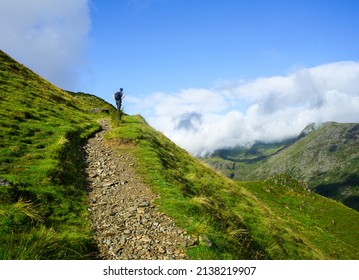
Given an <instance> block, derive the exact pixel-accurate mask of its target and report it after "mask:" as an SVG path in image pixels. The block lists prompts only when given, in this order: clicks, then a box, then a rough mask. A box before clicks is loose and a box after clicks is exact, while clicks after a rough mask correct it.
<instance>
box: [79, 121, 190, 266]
mask: <svg viewBox="0 0 359 280" xmlns="http://www.w3.org/2000/svg"><path fill="white" fill-rule="evenodd" d="M101 126H102V128H103V130H102V131H101V132H99V133H97V134H96V135H95V137H93V138H91V139H89V140H88V143H87V144H86V145H85V147H84V149H85V155H86V163H87V168H86V170H85V172H86V174H87V178H88V194H89V204H90V207H89V211H91V213H92V223H93V227H94V232H95V240H96V242H97V246H98V250H99V258H101V259H107V260H131V259H137V260H140V259H141V260H167V259H187V256H186V253H185V252H186V247H187V246H192V245H194V244H195V243H196V240H194V239H195V238H191V237H190V236H189V235H187V233H186V232H185V231H184V230H182V229H180V228H178V227H177V226H176V225H175V224H174V223H173V221H172V220H171V219H170V218H169V217H167V216H166V215H164V214H163V213H161V212H159V211H158V209H157V208H156V207H155V205H154V204H153V201H154V199H155V198H156V196H155V195H154V194H153V193H152V191H151V190H150V188H149V187H147V186H146V185H144V184H143V183H142V181H141V179H140V178H139V176H138V175H136V173H135V172H134V169H133V168H134V165H135V164H136V162H135V160H134V159H133V158H132V157H131V155H129V154H119V153H118V152H117V151H116V150H115V148H113V147H112V146H110V145H108V144H107V143H106V141H105V140H104V138H103V136H104V134H105V132H106V131H107V130H108V129H110V127H109V124H108V122H107V121H103V122H102V123H101Z"/></svg>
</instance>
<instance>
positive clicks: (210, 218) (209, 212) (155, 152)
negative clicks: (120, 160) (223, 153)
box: [107, 116, 265, 259]
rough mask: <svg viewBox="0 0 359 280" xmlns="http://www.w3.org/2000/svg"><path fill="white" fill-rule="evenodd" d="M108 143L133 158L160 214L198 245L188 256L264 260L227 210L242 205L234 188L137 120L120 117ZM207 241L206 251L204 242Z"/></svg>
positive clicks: (231, 213)
mask: <svg viewBox="0 0 359 280" xmlns="http://www.w3.org/2000/svg"><path fill="white" fill-rule="evenodd" d="M107 137H108V138H109V139H117V140H120V141H121V143H122V145H120V148H119V149H124V150H125V151H126V152H128V151H131V152H132V153H133V154H134V155H135V156H136V158H138V160H139V162H140V165H139V166H138V172H139V173H140V174H141V175H142V177H143V178H144V180H145V182H146V183H147V184H149V185H150V186H152V188H153V190H154V192H156V193H157V194H159V197H160V198H159V199H158V206H159V207H160V209H161V210H162V211H163V212H165V213H166V214H168V215H169V216H171V217H172V218H174V219H175V221H176V223H177V224H178V225H179V226H180V227H183V228H185V229H186V230H187V231H188V232H189V233H190V234H192V235H195V236H197V237H198V238H200V239H201V240H203V241H202V242H200V245H199V246H197V247H193V248H191V249H190V250H189V252H188V253H189V255H190V256H191V257H192V258H194V259H248V258H250V259H256V258H265V253H264V251H263V250H262V248H260V247H259V246H257V244H256V243H255V241H254V240H252V239H251V238H250V237H249V236H248V234H247V228H246V226H245V225H244V224H243V221H242V219H241V217H240V215H238V214H236V213H235V212H234V211H233V210H232V209H233V207H234V206H235V205H237V203H238V201H240V200H243V201H244V202H243V203H246V201H245V199H244V197H242V198H241V197H240V191H238V189H237V187H236V185H235V184H234V182H232V181H231V180H229V179H227V178H225V177H224V176H221V175H219V174H217V173H216V172H215V171H213V170H212V169H211V168H208V167H206V166H204V165H202V164H200V163H199V161H198V160H196V159H195V158H193V157H191V156H190V155H189V154H188V153H187V152H186V151H184V150H182V149H180V148H179V147H178V146H176V145H175V144H174V143H172V142H171V141H169V140H168V139H167V138H166V137H165V136H163V135H162V134H160V133H158V132H157V131H155V130H154V129H152V128H151V127H150V126H148V125H147V124H146V122H145V120H144V119H143V118H141V117H140V116H125V117H124V123H122V124H119V126H118V127H117V128H115V129H113V130H112V131H111V132H110V133H108V135H107ZM236 198H238V199H239V200H237V199H236ZM207 239H208V240H210V241H211V243H212V245H211V246H208V245H209V244H207V243H206V242H204V240H207Z"/></svg>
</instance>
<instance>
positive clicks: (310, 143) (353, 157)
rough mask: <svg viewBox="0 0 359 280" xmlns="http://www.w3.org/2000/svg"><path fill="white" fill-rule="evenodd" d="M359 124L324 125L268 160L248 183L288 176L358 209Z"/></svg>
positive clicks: (258, 168)
mask: <svg viewBox="0 0 359 280" xmlns="http://www.w3.org/2000/svg"><path fill="white" fill-rule="evenodd" d="M358 130H359V124H339V123H334V122H330V123H325V124H324V125H322V126H321V127H320V128H318V129H317V130H315V131H313V132H311V133H310V134H308V135H307V136H305V137H303V138H302V139H300V140H299V141H297V142H295V143H294V144H293V145H291V146H289V147H288V148H286V149H284V150H282V151H281V152H279V153H277V154H275V155H273V156H272V157H270V158H268V160H266V161H264V162H262V163H261V164H260V165H259V166H257V167H256V168H255V169H254V170H253V171H252V172H251V173H250V174H249V175H248V176H246V177H245V178H246V179H252V180H253V179H255V180H258V179H263V178H266V177H268V176H270V175H273V174H275V173H288V174H290V175H292V176H295V177H296V178H299V179H301V180H304V181H306V182H308V184H309V185H310V187H311V188H313V189H314V188H315V189H316V191H317V192H319V193H320V194H322V195H324V196H327V197H331V198H333V199H336V200H338V201H342V202H344V203H347V204H348V206H351V207H353V208H354V209H357V210H358V209H359V205H358V201H359V175H358V174H359V150H358V144H359V139H358V138H357V134H358Z"/></svg>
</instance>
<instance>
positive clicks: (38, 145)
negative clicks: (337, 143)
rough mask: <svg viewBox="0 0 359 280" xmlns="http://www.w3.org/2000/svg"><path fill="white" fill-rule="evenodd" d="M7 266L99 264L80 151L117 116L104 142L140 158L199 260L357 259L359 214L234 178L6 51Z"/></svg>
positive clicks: (298, 185) (292, 189)
mask: <svg viewBox="0 0 359 280" xmlns="http://www.w3.org/2000/svg"><path fill="white" fill-rule="evenodd" d="M0 62H1V64H0V114H1V118H0V124H1V132H0V235H1V243H0V259H92V258H96V254H95V252H96V248H95V244H94V243H93V237H92V234H93V232H92V228H91V222H90V217H89V212H88V211H87V207H88V205H87V203H88V202H87V193H86V182H85V179H86V178H84V175H83V174H84V173H83V168H84V163H83V157H82V153H81V146H82V144H83V140H84V139H86V138H88V137H90V136H91V135H93V134H94V133H95V132H96V131H97V130H99V125H98V124H97V121H98V120H99V119H101V118H110V115H111V116H112V120H113V121H112V126H113V129H111V130H109V132H107V134H106V139H107V140H106V141H108V143H109V144H111V145H113V146H114V147H116V148H117V149H118V151H119V152H121V151H123V150H125V151H126V153H132V155H133V156H134V158H136V159H137V161H138V164H136V165H135V167H136V168H137V172H138V173H139V174H140V175H141V177H142V178H143V180H144V181H145V182H146V183H147V184H148V185H149V186H150V187H151V188H152V189H153V191H154V192H156V193H157V194H158V199H157V200H156V202H155V203H156V205H157V207H158V208H159V209H160V210H161V211H162V212H164V213H165V214H167V215H168V216H170V217H171V218H172V219H173V221H174V222H175V223H176V224H177V225H178V226H179V227H181V228H183V229H185V230H186V231H187V232H188V234H190V235H192V236H195V237H197V242H196V243H195V244H193V245H194V246H192V247H190V248H189V250H188V252H187V253H188V255H189V257H190V258H192V259H359V255H358V251H359V250H358V248H359V230H358V229H359V213H358V212H357V211H354V210H352V209H350V208H348V207H346V206H344V205H342V204H340V203H337V202H335V201H333V200H330V199H326V198H324V197H321V196H319V195H317V194H315V193H314V192H311V191H310V190H308V188H307V186H306V185H305V184H304V183H302V182H300V181H297V180H295V179H294V178H292V177H290V176H288V175H279V176H275V177H271V178H270V179H268V180H266V181H258V182H235V181H233V180H230V179H229V178H227V177H225V176H223V175H221V174H219V173H217V172H216V171H214V170H213V169H212V168H210V167H208V166H206V165H204V164H202V163H201V162H200V161H199V160H197V159H195V158H193V157H192V156H190V155H189V154H188V153H187V152H186V151H184V150H183V149H181V148H179V147H178V146H176V145H175V144H174V143H173V142H171V141H170V140H169V139H168V138H166V137H165V136H164V135H163V134H161V133H159V132H157V131H156V130H154V129H153V128H152V127H150V126H149V125H148V124H147V123H146V121H145V120H144V119H143V118H142V117H141V116H126V115H125V116H124V117H123V122H118V121H116V118H115V114H114V113H115V111H114V108H113V107H112V106H111V105H109V104H107V103H106V102H104V101H103V100H101V99H99V98H97V97H95V96H92V95H89V94H82V93H70V92H66V91H63V90H61V89H58V88H57V87H55V86H53V85H52V84H50V83H49V82H47V81H45V80H44V79H42V78H41V77H39V76H37V75H36V74H35V73H33V72H32V71H30V70H29V69H27V68H26V67H24V66H22V65H21V64H19V63H17V62H16V61H14V60H12V59H11V58H10V57H8V56H7V55H6V54H4V53H2V52H0Z"/></svg>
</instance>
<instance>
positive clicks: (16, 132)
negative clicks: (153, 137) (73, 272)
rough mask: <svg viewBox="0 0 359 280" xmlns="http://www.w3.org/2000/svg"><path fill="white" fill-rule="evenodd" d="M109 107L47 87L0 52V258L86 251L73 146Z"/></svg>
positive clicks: (78, 158)
mask: <svg viewBox="0 0 359 280" xmlns="http://www.w3.org/2000/svg"><path fill="white" fill-rule="evenodd" d="M111 107H112V106H110V105H109V104H107V103H105V102H104V101H103V100H101V99H99V98H97V97H95V96H91V95H87V94H81V93H79V94H74V93H69V92H65V91H63V90H61V89H59V88H57V87H55V86H54V85H52V84H50V83H49V82H47V81H46V80H44V79H43V78H41V77H39V76H38V75H36V74H35V73H33V72H32V71H31V70H29V69H28V68H26V67H24V66H23V65H21V64H19V63H17V62H16V61H14V60H13V59H11V58H10V57H9V56H8V55H6V54H5V53H4V52H2V51H0V126H1V130H0V235H1V242H0V259H38V258H40V259H47V258H52V259H53V258H66V259H68V258H70V259H71V258H75V259H77V258H88V257H89V256H88V255H87V254H89V253H90V252H93V244H92V236H91V225H90V223H89V220H88V213H87V209H86V203H85V201H86V191H85V180H84V179H85V178H84V177H83V176H82V168H83V161H82V154H81V150H80V149H79V147H80V144H81V141H82V140H83V139H85V138H86V137H88V136H89V135H91V134H93V133H94V132H95V131H97V130H98V129H99V125H98V124H97V122H96V120H97V119H98V118H100V117H103V116H105V115H108V113H109V112H110V111H111V110H112V108H111Z"/></svg>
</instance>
